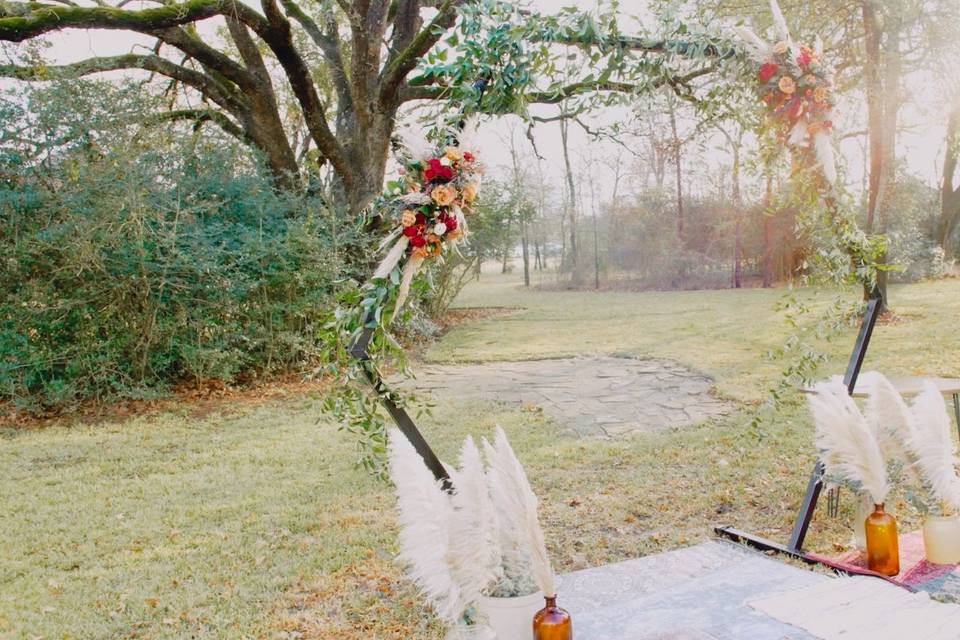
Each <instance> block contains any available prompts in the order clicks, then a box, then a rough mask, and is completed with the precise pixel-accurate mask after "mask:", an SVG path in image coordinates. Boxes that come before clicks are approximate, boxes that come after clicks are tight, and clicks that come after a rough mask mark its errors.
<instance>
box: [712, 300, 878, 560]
mask: <svg viewBox="0 0 960 640" xmlns="http://www.w3.org/2000/svg"><path fill="white" fill-rule="evenodd" d="M879 315H880V299H879V298H873V299H871V300H868V301H867V309H866V312H864V314H863V322H862V323H861V324H860V333H859V334H857V341H856V343H855V344H854V346H853V353H852V354H851V355H850V362H849V363H848V364H847V371H846V373H845V374H844V376H843V384H844V385H845V386H846V387H847V392H848V393H850V395H853V389H854V388H855V387H856V385H857V376H859V375H860V367H862V366H863V359H864V356H866V354H867V347H868V346H869V345H870V338H871V337H872V336H873V327H874V325H876V323H877V317H878V316H879ZM822 490H823V465H822V464H820V462H819V461H817V463H816V464H815V465H814V467H813V473H811V474H810V481H809V482H808V483H807V491H806V493H805V494H804V496H803V502H801V503H800V510H799V511H798V512H797V517H796V519H795V520H794V523H793V531H792V532H791V534H790V541H789V542H788V543H787V544H786V545H782V544H779V543H776V542H772V541H770V540H767V539H766V538H762V537H760V536H757V535H754V534H751V533H746V532H743V531H740V530H738V529H734V528H733V527H726V526H720V527H715V528H714V532H715V533H716V534H717V535H719V536H722V537H725V538H729V539H731V540H734V541H736V542H740V543H743V544H746V545H749V546H751V547H754V548H756V549H760V550H761V551H774V552H777V553H783V554H786V555H789V556H792V557H794V558H799V559H801V560H804V561H806V562H810V563H816V562H819V561H818V560H812V559H810V558H808V557H807V556H806V555H805V554H804V552H803V541H804V539H805V538H806V537H807V529H809V528H810V520H811V519H813V512H814V510H815V509H816V508H817V501H818V500H819V498H820V492H821V491H822Z"/></svg>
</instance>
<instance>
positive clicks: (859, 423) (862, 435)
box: [808, 380, 890, 504]
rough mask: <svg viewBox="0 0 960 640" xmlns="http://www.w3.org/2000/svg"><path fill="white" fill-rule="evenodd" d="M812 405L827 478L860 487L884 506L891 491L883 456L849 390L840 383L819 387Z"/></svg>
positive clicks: (811, 402) (835, 382) (829, 383)
mask: <svg viewBox="0 0 960 640" xmlns="http://www.w3.org/2000/svg"><path fill="white" fill-rule="evenodd" d="M808 401H809V405H810V412H811V413H812V414H813V420H814V424H815V426H816V434H815V436H814V438H815V442H816V445H817V448H818V449H819V450H820V459H821V461H822V462H823V466H824V471H825V473H826V475H827V476H832V477H836V478H843V479H844V480H847V481H849V482H853V483H857V484H859V485H860V487H861V488H862V489H863V490H864V491H866V492H867V493H869V494H870V497H871V499H872V500H873V501H874V503H875V504H880V503H882V502H883V501H884V500H885V499H886V497H887V493H889V490H890V487H889V485H888V484H887V467H886V464H885V462H884V459H883V453H882V452H881V450H880V444H879V443H878V441H877V437H876V435H875V434H874V432H873V430H872V429H871V428H870V426H869V425H868V424H867V422H866V420H865V419H864V417H863V414H862V413H860V409H859V407H857V404H856V403H855V402H854V401H853V398H851V397H850V396H849V395H848V393H847V389H846V387H844V386H843V383H841V382H839V381H838V380H831V381H830V382H825V383H821V384H818V385H817V386H816V387H815V393H814V394H812V395H811V396H809V398H808Z"/></svg>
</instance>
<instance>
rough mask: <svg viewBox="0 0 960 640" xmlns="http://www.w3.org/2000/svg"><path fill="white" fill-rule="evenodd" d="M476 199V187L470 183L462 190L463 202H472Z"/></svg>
mask: <svg viewBox="0 0 960 640" xmlns="http://www.w3.org/2000/svg"><path fill="white" fill-rule="evenodd" d="M476 199H477V185H475V184H473V183H472V182H471V183H470V184H468V185H467V186H465V187H464V188H463V201H464V202H473V201H474V200H476Z"/></svg>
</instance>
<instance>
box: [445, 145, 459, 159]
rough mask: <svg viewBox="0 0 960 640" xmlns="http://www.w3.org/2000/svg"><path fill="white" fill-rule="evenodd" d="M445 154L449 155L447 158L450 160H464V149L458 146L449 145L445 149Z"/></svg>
mask: <svg viewBox="0 0 960 640" xmlns="http://www.w3.org/2000/svg"><path fill="white" fill-rule="evenodd" d="M444 155H446V156H447V160H449V161H450V162H459V161H460V160H463V151H461V150H460V149H459V148H457V147H447V148H446V149H445V150H444Z"/></svg>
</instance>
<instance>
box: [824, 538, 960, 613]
mask: <svg viewBox="0 0 960 640" xmlns="http://www.w3.org/2000/svg"><path fill="white" fill-rule="evenodd" d="M808 555H810V556H811V557H815V558H817V559H818V560H825V561H827V563H830V564H833V565H838V566H840V567H841V568H848V569H850V570H851V571H855V572H856V573H867V574H869V573H871V572H870V571H869V570H867V561H866V557H864V555H863V554H862V553H861V552H858V551H855V552H852V553H848V554H844V555H842V556H839V557H836V558H828V557H825V556H818V555H816V554H812V553H811V554H808ZM889 581H890V582H893V583H894V584H898V585H900V586H902V587H907V588H908V589H910V590H912V591H925V592H927V593H928V594H930V596H931V597H932V598H934V599H935V600H940V601H944V602H957V603H960V566H958V565H942V564H931V563H929V562H927V561H926V553H925V551H924V548H923V534H922V532H920V531H913V532H911V533H907V534H904V535H902V536H900V574H899V575H897V576H895V577H894V578H892V579H890V580H889Z"/></svg>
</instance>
